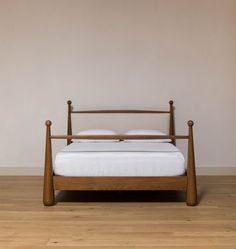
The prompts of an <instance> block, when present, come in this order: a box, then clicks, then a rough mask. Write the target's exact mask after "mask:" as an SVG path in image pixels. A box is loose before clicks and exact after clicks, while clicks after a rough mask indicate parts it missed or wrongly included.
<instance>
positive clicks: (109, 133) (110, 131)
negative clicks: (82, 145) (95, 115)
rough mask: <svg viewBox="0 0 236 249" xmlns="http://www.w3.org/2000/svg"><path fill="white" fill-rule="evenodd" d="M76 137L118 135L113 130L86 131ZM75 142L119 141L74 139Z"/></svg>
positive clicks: (109, 140) (113, 140) (110, 140)
mask: <svg viewBox="0 0 236 249" xmlns="http://www.w3.org/2000/svg"><path fill="white" fill-rule="evenodd" d="M76 135H78V136H79V135H86V136H96V135H117V134H116V133H115V132H114V131H112V130H106V129H90V130H84V131H81V132H79V133H77V134H76ZM72 141H73V142H88V143H89V142H90V143H94V142H117V141H119V140H117V139H72Z"/></svg>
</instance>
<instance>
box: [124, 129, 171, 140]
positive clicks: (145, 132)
mask: <svg viewBox="0 0 236 249" xmlns="http://www.w3.org/2000/svg"><path fill="white" fill-rule="evenodd" d="M125 135H157V136H159V135H160V136H166V134H165V133H163V132H161V131H159V130H144V129H141V130H140V129H137V130H129V131H127V132H126V133H125ZM125 141H126V142H149V143H150V142H156V143H169V142H171V139H126V140H125Z"/></svg>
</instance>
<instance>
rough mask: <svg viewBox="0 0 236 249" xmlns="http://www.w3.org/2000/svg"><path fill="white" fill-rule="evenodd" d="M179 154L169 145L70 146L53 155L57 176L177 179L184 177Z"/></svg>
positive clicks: (114, 143)
mask: <svg viewBox="0 0 236 249" xmlns="http://www.w3.org/2000/svg"><path fill="white" fill-rule="evenodd" d="M185 172H186V169H185V160H184V157H183V155H182V153H181V152H180V151H179V149H178V148H176V147H175V146H174V145H172V144H170V143H154V142H152V143H147V142H104V143H102V142H94V143H78V142H75V143H72V144H70V145H68V146H66V147H65V148H63V149H62V150H61V151H60V152H58V153H57V154H56V158H55V164H54V174H55V175H60V176H72V177H73V176H133V177H135V176H137V177H138V176H178V175H183V174H185Z"/></svg>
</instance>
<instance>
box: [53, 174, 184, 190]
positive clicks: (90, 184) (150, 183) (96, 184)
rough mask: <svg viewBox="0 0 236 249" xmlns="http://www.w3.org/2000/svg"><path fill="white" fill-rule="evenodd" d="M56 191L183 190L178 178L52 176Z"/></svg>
mask: <svg viewBox="0 0 236 249" xmlns="http://www.w3.org/2000/svg"><path fill="white" fill-rule="evenodd" d="M54 183H55V189H56V190H185V189H186V184H187V178H186V177H185V176H179V177H63V176H54Z"/></svg>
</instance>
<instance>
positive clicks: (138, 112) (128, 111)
mask: <svg viewBox="0 0 236 249" xmlns="http://www.w3.org/2000/svg"><path fill="white" fill-rule="evenodd" d="M71 113H81V114H92V113H95V114H99V113H106V114H122V113H123V114H125V113H129V114H140V113H143V114H148V113H149V114H151V113H156V114H157V113H170V111H151V110H88V111H71Z"/></svg>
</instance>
